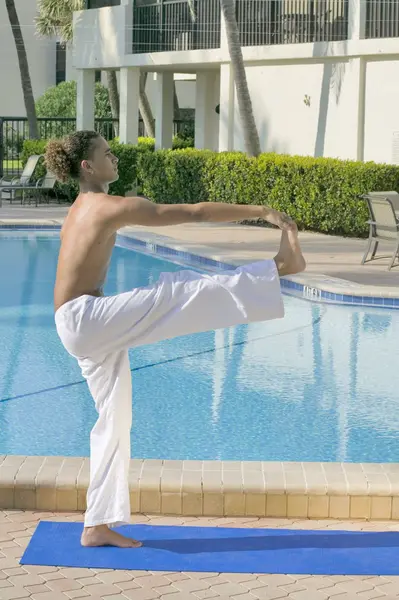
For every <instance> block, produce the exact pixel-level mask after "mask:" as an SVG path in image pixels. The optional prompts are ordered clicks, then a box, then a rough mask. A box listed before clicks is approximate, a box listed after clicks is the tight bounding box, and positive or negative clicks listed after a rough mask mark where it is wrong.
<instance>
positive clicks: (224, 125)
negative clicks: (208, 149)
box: [219, 64, 235, 152]
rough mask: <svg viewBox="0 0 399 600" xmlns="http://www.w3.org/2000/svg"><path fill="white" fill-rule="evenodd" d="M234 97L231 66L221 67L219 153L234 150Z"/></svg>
mask: <svg viewBox="0 0 399 600" xmlns="http://www.w3.org/2000/svg"><path fill="white" fill-rule="evenodd" d="M234 96H235V94H234V77H233V70H232V68H231V65H230V64H227V65H221V66H220V111H219V152H226V151H229V150H233V149H234Z"/></svg>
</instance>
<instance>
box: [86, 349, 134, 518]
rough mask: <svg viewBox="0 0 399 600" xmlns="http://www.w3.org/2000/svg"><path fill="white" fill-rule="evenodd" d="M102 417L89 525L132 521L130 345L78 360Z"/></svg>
mask: <svg viewBox="0 0 399 600" xmlns="http://www.w3.org/2000/svg"><path fill="white" fill-rule="evenodd" d="M79 364H80V366H81V369H82V373H83V376H84V377H85V378H86V379H87V382H88V385H89V389H90V392H91V395H92V396H93V399H94V402H95V406H96V410H97V412H98V419H97V422H96V424H95V425H94V427H93V429H92V431H91V434H90V485H89V489H88V492H87V511H86V514H85V527H93V526H95V525H108V526H109V527H116V526H118V525H123V524H126V523H129V522H130V496H129V464H130V455H131V451H130V435H131V427H132V379H131V372H130V364H129V355H128V351H127V350H122V351H120V352H117V353H114V354H110V355H108V356H106V357H105V358H104V359H103V360H102V361H101V362H99V363H96V362H92V361H90V359H85V360H81V361H79Z"/></svg>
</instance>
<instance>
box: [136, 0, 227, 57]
mask: <svg viewBox="0 0 399 600" xmlns="http://www.w3.org/2000/svg"><path fill="white" fill-rule="evenodd" d="M193 2H194V11H195V19H193V16H192V14H191V12H190V7H189V4H188V2H187V0H160V1H157V0H135V3H134V7H133V53H134V54H141V53H144V52H166V51H171V50H172V51H176V50H202V49H210V48H219V47H220V3H219V0H193Z"/></svg>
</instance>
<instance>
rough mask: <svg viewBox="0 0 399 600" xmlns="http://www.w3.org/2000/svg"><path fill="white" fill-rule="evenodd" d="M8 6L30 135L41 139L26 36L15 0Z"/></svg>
mask: <svg viewBox="0 0 399 600" xmlns="http://www.w3.org/2000/svg"><path fill="white" fill-rule="evenodd" d="M6 8H7V13H8V18H9V21H10V25H11V29H12V34H13V36H14V41H15V47H16V50H17V55H18V62H19V72H20V75H21V84H22V92H23V95H24V102H25V110H26V116H27V118H28V123H29V136H30V137H31V138H33V139H35V140H37V139H39V128H38V125H37V117H36V108H35V100H34V98H33V91H32V81H31V78H30V73H29V64H28V57H27V55H26V49H25V43H24V38H23V36H22V31H21V26H20V24H19V19H18V13H17V9H16V8H15V2H14V0H6ZM4 83H5V82H4Z"/></svg>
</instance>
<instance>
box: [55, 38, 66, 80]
mask: <svg viewBox="0 0 399 600" xmlns="http://www.w3.org/2000/svg"><path fill="white" fill-rule="evenodd" d="M65 79H66V48H65V46H62V45H61V44H60V42H57V48H56V59H55V85H58V84H59V83H62V82H63V81H65Z"/></svg>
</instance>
